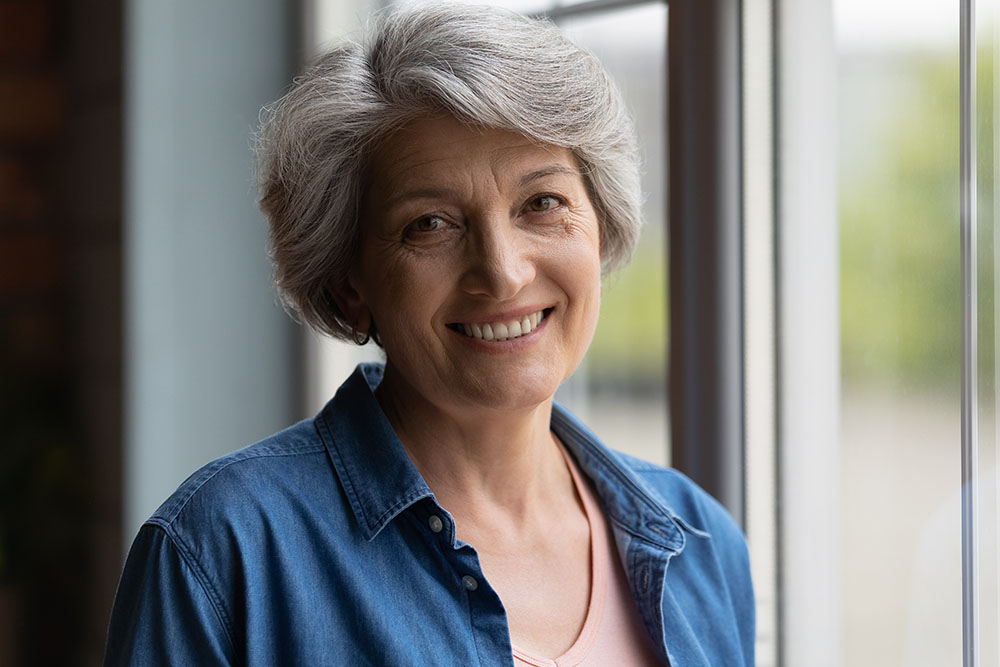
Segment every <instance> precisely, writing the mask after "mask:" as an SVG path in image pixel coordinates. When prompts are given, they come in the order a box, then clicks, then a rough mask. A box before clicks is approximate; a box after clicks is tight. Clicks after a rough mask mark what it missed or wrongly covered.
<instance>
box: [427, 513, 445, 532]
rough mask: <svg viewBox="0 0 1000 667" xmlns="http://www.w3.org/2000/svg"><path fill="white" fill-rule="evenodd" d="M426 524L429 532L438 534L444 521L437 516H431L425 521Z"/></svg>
mask: <svg viewBox="0 0 1000 667" xmlns="http://www.w3.org/2000/svg"><path fill="white" fill-rule="evenodd" d="M427 523H429V524H430V526H431V530H432V531H434V532H435V533H440V532H441V530H442V529H443V528H444V521H442V520H441V517H439V516H438V515H437V514H431V518H430V519H428V520H427Z"/></svg>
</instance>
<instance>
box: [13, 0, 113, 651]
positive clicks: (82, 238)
mask: <svg viewBox="0 0 1000 667" xmlns="http://www.w3.org/2000/svg"><path fill="white" fill-rule="evenodd" d="M121 53H122V7H121V3H120V2H118V1H115V0H101V1H98V0H75V1H73V2H69V1H65V0H64V1H62V2H59V1H55V0H51V1H44V0H29V1H24V0H22V1H11V0H0V428H2V431H0V448H2V451H0V665H18V664H23V665H97V664H100V661H101V655H102V652H103V642H104V632H105V627H106V624H107V617H108V613H109V610H110V605H111V597H112V595H113V592H114V588H115V581H116V579H117V577H118V573H119V568H120V562H121V538H120V534H121V520H120V516H121V491H120V489H121V463H120V461H121V430H122V416H121V403H122V401H121V393H122V381H121V377H122V352H121V343H122V335H121V329H122V326H121V325H122V314H121V304H122V299H121V293H122V275H121V264H122V262H121V247H122V243H121V241H122V201H121V199H122V141H121V137H122V56H121Z"/></svg>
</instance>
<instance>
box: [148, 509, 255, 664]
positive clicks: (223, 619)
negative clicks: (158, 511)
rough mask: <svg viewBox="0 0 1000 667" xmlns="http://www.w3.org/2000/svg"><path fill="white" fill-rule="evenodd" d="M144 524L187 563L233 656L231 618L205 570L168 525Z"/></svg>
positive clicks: (158, 522)
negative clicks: (216, 619)
mask: <svg viewBox="0 0 1000 667" xmlns="http://www.w3.org/2000/svg"><path fill="white" fill-rule="evenodd" d="M146 525H150V526H155V527H156V528H159V529H160V530H162V531H163V535H164V537H165V538H166V539H167V540H168V541H169V542H170V544H171V545H172V546H173V548H174V549H175V550H176V551H177V555H179V556H180V557H181V560H183V561H184V564H185V565H187V567H188V568H189V569H190V570H191V572H192V573H193V574H194V577H195V580H196V581H197V582H198V585H199V586H200V587H201V591H202V593H204V594H205V597H206V598H208V602H209V604H210V605H211V606H212V611H213V612H215V615H216V617H217V618H218V620H219V624H220V625H221V626H222V631H223V632H224V633H225V634H226V640H227V641H228V642H229V647H230V648H231V649H232V654H233V655H234V656H235V655H236V642H235V641H233V630H232V620H231V619H230V617H229V614H227V613H226V609H225V605H224V604H223V601H222V596H221V595H219V594H218V592H217V591H216V590H215V587H214V586H212V583H211V581H209V579H208V575H207V573H206V572H205V570H204V569H203V568H202V567H201V565H200V564H199V563H198V561H197V559H196V558H195V557H194V554H193V553H192V552H191V550H190V549H189V548H188V546H187V545H186V544H184V542H183V540H181V538H180V536H179V535H177V534H176V532H174V531H173V530H171V529H170V527H169V526H167V525H164V524H163V523H162V522H161V521H158V520H156V519H150V520H149V521H148V522H146Z"/></svg>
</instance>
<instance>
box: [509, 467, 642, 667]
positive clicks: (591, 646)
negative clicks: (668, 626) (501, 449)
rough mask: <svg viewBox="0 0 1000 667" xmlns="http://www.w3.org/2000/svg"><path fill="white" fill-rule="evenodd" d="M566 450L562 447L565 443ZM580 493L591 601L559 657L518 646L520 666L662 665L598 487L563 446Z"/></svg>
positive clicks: (516, 657) (517, 660)
mask: <svg viewBox="0 0 1000 667" xmlns="http://www.w3.org/2000/svg"><path fill="white" fill-rule="evenodd" d="M560 450H562V448H560ZM563 456H564V457H565V458H566V465H567V466H568V467H569V471H570V474H571V475H572V476H573V484H574V485H575V486H576V492H577V493H578V494H579V495H580V498H581V499H582V500H583V509H584V511H585V512H586V513H587V521H588V523H590V551H591V567H592V570H591V576H590V605H589V606H588V609H587V618H586V620H585V621H584V623H583V629H582V630H580V635H579V636H578V637H577V638H576V641H575V642H573V645H572V646H570V647H569V649H568V650H567V651H566V652H565V653H563V654H562V655H560V656H558V657H556V658H543V657H541V656H537V655H531V654H530V653H527V652H525V651H522V650H521V649H519V648H518V647H517V646H514V664H515V665H517V666H518V667H524V666H525V665H530V666H531V667H607V666H608V665H615V666H619V665H620V666H622V667H627V666H631V665H658V664H660V663H659V660H658V658H657V657H656V653H655V651H654V649H653V644H652V641H651V640H650V638H649V635H648V634H647V633H646V630H645V628H643V624H642V619H641V618H640V617H639V612H638V610H637V609H636V607H635V602H633V600H632V595H631V594H630V593H629V585H628V580H627V579H626V578H625V569H624V568H623V567H622V564H621V561H620V559H619V558H618V551H617V549H616V548H615V541H614V537H613V536H612V534H611V530H610V528H609V526H608V523H607V521H606V520H605V518H604V512H602V511H601V507H600V504H599V503H598V501H597V497H596V496H595V495H594V492H593V490H592V489H591V488H590V484H588V483H587V482H586V481H585V480H584V479H583V478H582V475H581V473H580V472H579V471H578V470H577V467H576V463H575V462H574V461H573V459H572V458H571V457H570V456H569V455H568V454H566V452H565V451H563Z"/></svg>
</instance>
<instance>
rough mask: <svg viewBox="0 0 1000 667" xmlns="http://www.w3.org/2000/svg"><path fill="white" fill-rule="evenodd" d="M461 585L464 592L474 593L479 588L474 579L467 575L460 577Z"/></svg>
mask: <svg viewBox="0 0 1000 667" xmlns="http://www.w3.org/2000/svg"><path fill="white" fill-rule="evenodd" d="M462 583H463V584H464V585H465V590H467V591H474V590H476V589H477V588H479V582H478V581H476V578H475V577H472V576H469V575H465V576H464V577H462Z"/></svg>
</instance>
